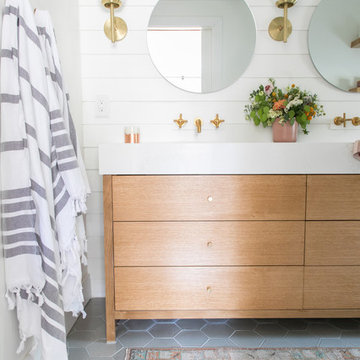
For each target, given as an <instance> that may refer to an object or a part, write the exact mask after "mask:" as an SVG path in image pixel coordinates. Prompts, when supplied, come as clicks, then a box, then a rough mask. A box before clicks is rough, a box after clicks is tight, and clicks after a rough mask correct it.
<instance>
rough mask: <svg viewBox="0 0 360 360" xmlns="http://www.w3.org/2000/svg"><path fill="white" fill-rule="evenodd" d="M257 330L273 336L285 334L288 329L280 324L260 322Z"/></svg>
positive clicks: (260, 333)
mask: <svg viewBox="0 0 360 360" xmlns="http://www.w3.org/2000/svg"><path fill="white" fill-rule="evenodd" d="M255 332H257V333H258V334H259V335H261V336H263V337H272V336H279V337H281V336H284V335H285V334H286V333H287V330H286V329H285V328H283V327H282V326H280V325H279V324H274V323H268V324H259V325H258V326H257V327H256V328H255Z"/></svg>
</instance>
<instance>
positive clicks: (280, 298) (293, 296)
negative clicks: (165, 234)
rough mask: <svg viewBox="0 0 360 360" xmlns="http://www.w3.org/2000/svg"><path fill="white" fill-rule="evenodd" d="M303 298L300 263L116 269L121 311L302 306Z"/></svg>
mask: <svg viewBox="0 0 360 360" xmlns="http://www.w3.org/2000/svg"><path fill="white" fill-rule="evenodd" d="M302 296H303V268H302V267H297V266H292V267H276V266H271V267H224V268H220V267H218V268H215V267H214V268H206V267H198V268H195V267H188V268H180V267H178V268H176V267H152V268H148V267H117V268H115V308H116V310H118V311H126V310H143V311H146V310H160V309H161V310H224V309H226V310H242V309H244V310H245V309H246V310H255V309H301V308H302Z"/></svg>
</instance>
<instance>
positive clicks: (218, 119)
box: [210, 114, 225, 129]
mask: <svg viewBox="0 0 360 360" xmlns="http://www.w3.org/2000/svg"><path fill="white" fill-rule="evenodd" d="M210 122H211V123H212V124H213V125H214V126H215V127H216V128H217V129H218V128H219V127H220V125H221V124H222V123H224V122H225V120H220V118H219V114H216V118H215V119H214V120H211V121H210Z"/></svg>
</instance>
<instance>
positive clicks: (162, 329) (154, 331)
mask: <svg viewBox="0 0 360 360" xmlns="http://www.w3.org/2000/svg"><path fill="white" fill-rule="evenodd" d="M180 330H181V329H180V328H179V327H178V326H177V325H176V324H164V323H163V324H156V325H154V326H153V327H152V328H151V329H150V330H149V333H150V334H151V335H152V336H153V337H157V338H172V337H174V336H175V335H176V334H178V333H179V332H180Z"/></svg>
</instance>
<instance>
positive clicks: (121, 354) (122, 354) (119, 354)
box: [113, 349, 126, 360]
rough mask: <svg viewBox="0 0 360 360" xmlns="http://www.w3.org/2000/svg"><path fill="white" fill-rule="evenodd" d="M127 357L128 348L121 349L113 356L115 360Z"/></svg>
mask: <svg viewBox="0 0 360 360" xmlns="http://www.w3.org/2000/svg"><path fill="white" fill-rule="evenodd" d="M125 357H126V349H121V350H120V351H119V352H117V353H116V354H115V355H114V356H113V359H115V360H125Z"/></svg>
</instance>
